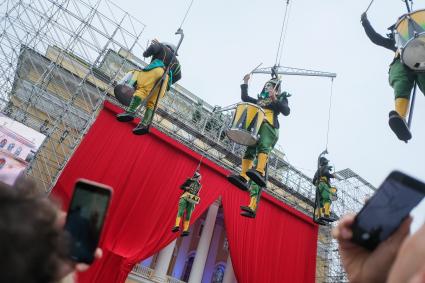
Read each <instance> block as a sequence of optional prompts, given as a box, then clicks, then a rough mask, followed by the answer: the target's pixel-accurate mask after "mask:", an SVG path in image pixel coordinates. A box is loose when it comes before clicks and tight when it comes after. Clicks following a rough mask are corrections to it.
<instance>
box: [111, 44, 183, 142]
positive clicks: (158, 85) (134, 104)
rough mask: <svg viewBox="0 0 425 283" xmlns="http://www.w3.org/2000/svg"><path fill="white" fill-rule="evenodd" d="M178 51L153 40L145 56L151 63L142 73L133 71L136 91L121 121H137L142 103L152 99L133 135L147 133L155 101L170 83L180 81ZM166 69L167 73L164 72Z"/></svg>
mask: <svg viewBox="0 0 425 283" xmlns="http://www.w3.org/2000/svg"><path fill="white" fill-rule="evenodd" d="M175 51H176V47H175V46H174V45H172V44H170V43H160V42H159V41H157V40H153V41H152V44H151V45H150V46H149V47H148V49H146V51H145V52H144V53H143V57H151V56H152V61H151V63H150V64H149V65H147V66H146V67H145V68H144V69H142V70H141V71H134V75H133V77H134V79H135V81H136V91H135V93H134V96H133V98H132V100H131V102H130V105H129V107H128V108H127V110H126V111H125V112H124V113H121V114H118V115H117V120H118V121H120V122H130V121H132V120H133V119H134V117H135V113H136V110H137V108H138V107H139V105H140V104H141V102H142V100H144V99H149V100H148V101H147V104H146V111H145V114H144V116H143V119H142V121H141V123H140V124H139V125H137V127H136V128H134V129H133V133H134V134H137V135H143V134H146V133H147V132H148V125H150V123H151V122H152V118H153V114H154V110H155V109H154V108H155V102H156V101H157V99H159V98H161V97H163V96H164V94H165V91H166V90H167V89H169V87H170V85H171V84H174V83H175V82H177V81H178V80H179V79H180V78H181V67H180V63H179V61H178V60H177V58H176V55H177V54H175ZM167 70H168V72H167V73H165V72H166V71H167ZM158 96H159V97H158ZM148 97H149V98H148Z"/></svg>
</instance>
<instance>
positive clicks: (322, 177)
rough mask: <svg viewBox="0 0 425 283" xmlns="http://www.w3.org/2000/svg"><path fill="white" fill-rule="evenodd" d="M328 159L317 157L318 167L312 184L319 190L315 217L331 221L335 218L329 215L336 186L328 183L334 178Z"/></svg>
mask: <svg viewBox="0 0 425 283" xmlns="http://www.w3.org/2000/svg"><path fill="white" fill-rule="evenodd" d="M328 164H329V160H328V159H326V157H323V156H322V157H320V158H319V168H318V169H317V171H316V173H315V174H314V177H313V184H314V185H316V187H317V188H318V190H319V195H318V196H317V197H319V202H318V204H319V207H317V208H316V217H317V218H318V219H319V220H324V221H326V222H333V221H335V220H336V219H334V218H332V217H331V204H332V197H333V196H335V195H336V188H335V187H332V186H331V184H330V179H332V178H335V176H334V174H332V173H331V170H332V166H329V165H328Z"/></svg>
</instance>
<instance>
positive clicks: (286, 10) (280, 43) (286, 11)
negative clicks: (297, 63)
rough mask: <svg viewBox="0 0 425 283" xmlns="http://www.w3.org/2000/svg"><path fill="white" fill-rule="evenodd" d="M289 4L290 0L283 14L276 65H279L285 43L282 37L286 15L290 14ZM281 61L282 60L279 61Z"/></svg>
mask: <svg viewBox="0 0 425 283" xmlns="http://www.w3.org/2000/svg"><path fill="white" fill-rule="evenodd" d="M288 6H289V0H286V7H285V14H284V16H283V21H282V28H281V30H280V38H279V45H278V47H277V52H276V61H275V65H277V63H278V61H277V60H278V58H279V54H280V53H281V52H282V51H281V46H282V45H283V42H282V37H283V32H284V28H285V22H286V17H287V15H288ZM282 50H283V48H282ZM279 63H280V62H279Z"/></svg>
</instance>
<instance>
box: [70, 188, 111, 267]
mask: <svg viewBox="0 0 425 283" xmlns="http://www.w3.org/2000/svg"><path fill="white" fill-rule="evenodd" d="M110 198H111V190H110V189H108V188H107V187H105V186H103V185H101V184H96V183H93V182H90V181H84V180H79V181H77V183H76V185H75V189H74V194H73V197H72V200H71V204H70V206H69V209H68V215H67V218H66V223H65V230H67V231H68V232H69V233H70V235H71V251H70V255H71V258H72V259H73V260H74V261H76V262H85V263H91V262H93V260H94V253H95V250H96V247H97V245H98V243H99V238H100V234H101V231H102V227H103V222H104V220H105V215H106V211H107V208H108V205H109V200H110Z"/></svg>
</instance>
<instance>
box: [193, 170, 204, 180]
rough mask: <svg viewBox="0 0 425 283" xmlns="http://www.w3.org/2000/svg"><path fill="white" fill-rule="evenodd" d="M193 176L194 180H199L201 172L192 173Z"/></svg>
mask: <svg viewBox="0 0 425 283" xmlns="http://www.w3.org/2000/svg"><path fill="white" fill-rule="evenodd" d="M193 178H195V179H196V180H198V181H200V180H201V178H202V176H201V173H199V172H198V171H196V172H195V174H193Z"/></svg>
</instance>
